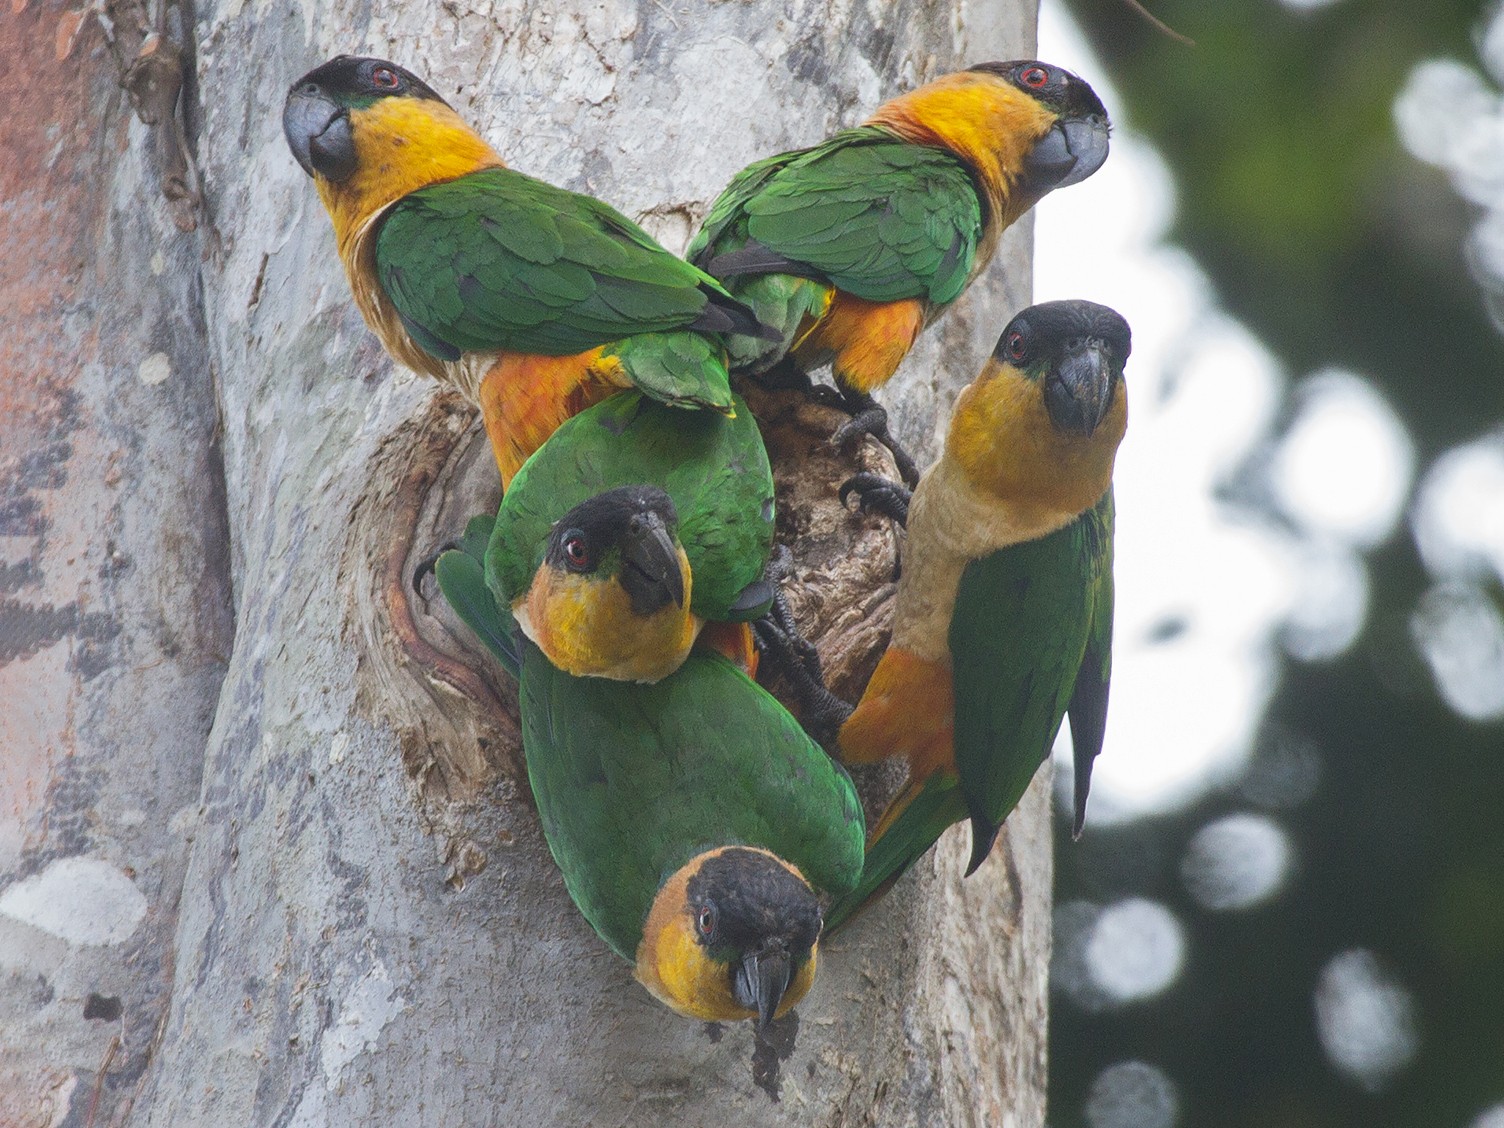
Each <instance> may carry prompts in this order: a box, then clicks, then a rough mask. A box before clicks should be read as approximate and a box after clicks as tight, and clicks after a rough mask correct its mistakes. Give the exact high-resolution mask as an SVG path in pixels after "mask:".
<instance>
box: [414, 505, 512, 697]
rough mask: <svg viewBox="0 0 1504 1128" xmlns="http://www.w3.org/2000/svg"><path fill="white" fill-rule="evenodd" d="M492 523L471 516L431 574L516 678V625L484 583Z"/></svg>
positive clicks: (462, 615)
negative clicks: (456, 542) (457, 540)
mask: <svg viewBox="0 0 1504 1128" xmlns="http://www.w3.org/2000/svg"><path fill="white" fill-rule="evenodd" d="M495 524H496V519H495V518H494V517H473V518H471V520H470V523H469V524H468V525H466V526H465V535H464V536H463V537H461V538H460V541H459V545H458V547H457V548H454V549H451V550H450V551H448V552H446V553H444V554H443V555H442V556H440V557H439V559H438V562H437V563H436V564H435V565H434V577H435V578H436V579H437V580H438V581H439V590H440V591H442V592H443V593H444V598H445V599H446V600H448V601H449V606H450V607H452V608H454V613H455V614H456V615H458V616H459V617H460V619H461V620H462V621H463V622H464V624H465V626H467V627H469V628H470V629H471V630H472V631H474V632H475V634H476V636H477V637H478V638H479V639H480V640H481V641H482V642H484V643H485V644H486V647H487V648H488V649H489V650H490V651H491V653H492V654H495V655H496V657H497V659H498V660H499V661H500V662H501V664H502V666H503V667H504V668H505V669H506V671H507V673H509V674H511V675H512V677H514V678H515V677H518V676H519V673H520V671H521V669H522V660H521V656H520V655H519V654H518V652H517V644H516V642H515V640H514V638H513V631H514V630H515V629H516V628H515V624H514V623H513V622H512V613H511V611H509V610H507V609H506V608H504V607H502V606H501V605H500V604H498V603H497V602H496V597H495V596H493V595H492V594H491V589H490V588H488V587H486V570H485V563H484V561H485V558H486V544H487V543H488V542H489V540H490V538H491V528H492V526H493V525H495Z"/></svg>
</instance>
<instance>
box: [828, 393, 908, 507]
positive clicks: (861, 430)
mask: <svg viewBox="0 0 1504 1128" xmlns="http://www.w3.org/2000/svg"><path fill="white" fill-rule="evenodd" d="M844 406H845V409H846V410H847V411H849V412H850V413H851V418H850V419H848V420H847V421H846V422H845V423H842V424H841V425H840V426H839V427H837V428H836V430H835V434H833V435H831V436H830V441H831V442H832V443H834V444H835V445H836V446H838V447H844V446H847V445H849V444H851V443H854V442H856V440H858V439H860V438H861V437H862V436H863V435H871V436H872V437H873V438H874V439H876V440H877V441H878V442H880V443H882V444H883V446H885V447H887V448H888V450H889V451H891V452H892V454H893V461H894V463H895V464H896V465H897V466H898V476H899V477H900V478H902V479H903V480H904V483H905V484H906V485H908V486H909V488H910V489H912V488H913V487H914V486H917V485H918V484H919V467H918V466H917V465H916V464H915V462H914V460H913V459H912V458H910V457H909V452H908V451H906V450H904V449H903V447H902V446H901V445H900V444H899V442H898V440H897V439H895V438H894V437H893V433H892V432H891V431H890V430H889V429H888V412H887V409H886V408H884V407H883V406H882V404H880V403H878V402H877V401H876V400H875V399H873V398H872V397H871V396H869V395H867V394H866V393H865V392H847V393H845V396H844Z"/></svg>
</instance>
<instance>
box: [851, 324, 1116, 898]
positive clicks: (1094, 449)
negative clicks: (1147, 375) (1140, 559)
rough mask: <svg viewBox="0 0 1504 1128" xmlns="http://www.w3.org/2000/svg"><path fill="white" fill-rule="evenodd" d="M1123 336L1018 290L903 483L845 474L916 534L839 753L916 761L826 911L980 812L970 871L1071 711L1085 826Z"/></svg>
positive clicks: (1103, 668) (1103, 666)
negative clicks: (920, 465) (938, 433)
mask: <svg viewBox="0 0 1504 1128" xmlns="http://www.w3.org/2000/svg"><path fill="white" fill-rule="evenodd" d="M1131 343H1132V342H1131V337H1130V334H1129V329H1128V323H1127V322H1126V321H1124V320H1123V318H1122V317H1121V316H1120V315H1119V314H1118V313H1116V312H1115V311H1114V310H1111V309H1109V308H1107V307H1106V306H1102V305H1097V304H1095V303H1093V302H1085V301H1065V302H1045V303H1043V304H1040V305H1036V306H1033V307H1031V308H1029V309H1026V310H1024V311H1023V312H1022V313H1020V314H1019V315H1018V316H1017V317H1015V318H1014V319H1013V320H1012V321H1011V322H1010V323H1009V324H1008V327H1007V328H1006V329H1005V330H1004V331H1003V334H1002V336H1001V338H999V340H998V344H997V349H996V351H995V352H994V353H993V355H992V357H991V358H990V359H989V360H988V362H987V364H986V366H985V367H984V368H983V369H982V372H981V374H980V375H978V377H977V378H976V379H975V380H974V381H973V382H972V383H971V384H970V385H968V386H967V387H966V388H965V389H963V390H962V392H961V394H960V396H959V398H958V400H957V403H956V409H955V413H954V415H953V416H952V418H951V422H950V429H949V432H948V436H947V439H946V444H945V451H944V453H943V454H942V456H941V458H940V460H939V461H938V462H936V463H935V465H933V466H931V467H930V468H929V469H928V470H927V471H926V472H925V474H924V477H923V478H922V479H921V480H920V483H919V487H918V489H916V490H915V491H914V493H913V496H912V499H911V500H910V499H909V498H908V496H907V491H906V490H903V489H902V487H899V486H897V485H896V484H893V483H887V484H883V483H882V482H881V480H880V479H875V478H874V477H873V476H867V475H859V476H858V478H856V479H853V480H852V481H851V482H848V483H847V485H846V486H845V487H843V493H845V492H850V491H852V490H853V489H855V490H859V491H860V492H861V494H862V501H863V504H864V505H869V506H874V507H883V506H884V505H889V504H890V503H892V502H894V501H896V502H897V503H898V504H897V507H896V512H895V514H894V515H895V516H898V517H900V518H902V517H905V516H906V523H907V526H908V539H907V544H906V547H905V550H904V556H903V574H902V577H901V578H900V580H899V586H898V595H897V602H896V605H895V607H894V614H893V640H892V643H891V644H890V646H889V648H888V650H887V651H886V652H885V653H884V654H883V657H882V660H881V662H880V663H879V664H878V667H877V670H876V671H875V672H874V674H873V675H872V680H871V681H870V682H869V683H868V686H867V689H866V691H865V692H864V693H863V695H862V699H861V701H860V702H859V703H858V704H857V707H856V710H855V712H853V713H852V714H851V715H850V717H849V718H847V719H846V721H845V723H844V724H843V725H842V726H841V728H840V733H839V738H838V747H839V752H840V755H841V758H842V759H844V760H845V761H846V762H847V763H872V762H876V761H879V760H883V759H886V758H887V757H889V756H903V757H904V758H905V759H907V761H908V767H909V778H908V782H907V784H906V785H905V787H904V788H903V790H902V791H901V792H900V793H899V794H898V796H897V797H896V798H895V799H894V800H893V801H892V802H891V803H890V804H889V806H888V809H887V810H886V811H885V812H884V813H883V816H882V818H881V819H880V820H879V821H878V824H877V826H876V827H875V828H874V829H873V832H872V837H871V841H870V842H869V843H868V847H867V863H866V867H865V869H864V871H863V874H862V883H861V886H860V888H858V889H857V890H856V891H855V892H854V893H853V894H852V895H851V896H849V897H847V898H844V899H843V900H842V901H841V902H839V903H838V904H837V905H836V906H835V907H834V909H833V910H832V912H831V914H830V922H831V924H832V926H834V925H837V924H839V923H840V922H842V921H844V920H845V919H846V918H847V917H848V916H849V915H850V914H851V913H853V912H855V911H856V910H857V909H859V908H860V907H861V906H862V905H863V904H865V903H866V902H867V901H868V900H870V899H871V898H872V897H874V896H876V895H878V894H879V893H881V892H882V891H884V890H885V889H886V888H887V887H888V886H889V885H891V884H892V882H893V881H894V880H896V879H897V878H898V877H899V876H900V875H901V874H902V873H903V872H904V871H905V870H907V869H908V867H909V866H910V865H912V864H913V863H914V862H915V861H917V860H918V859H919V858H920V857H921V856H922V855H923V854H924V853H925V851H927V850H928V849H929V848H930V846H932V845H933V844H934V842H935V840H936V839H937V838H939V837H940V835H941V834H942V833H943V832H944V831H945V830H946V828H947V827H949V826H951V825H952V824H953V823H957V822H960V821H962V820H963V819H970V821H971V847H972V849H971V862H970V865H969V866H968V867H967V871H966V872H967V873H968V874H969V873H971V872H972V871H973V870H975V869H976V867H977V866H979V865H981V863H982V862H983V861H984V860H985V859H986V857H987V855H988V854H989V853H990V852H991V850H992V846H993V843H994V841H995V840H996V837H997V832H998V829H999V828H1000V827H1001V826H1002V823H1003V820H1004V819H1005V818H1006V817H1007V816H1008V813H1009V812H1010V811H1011V810H1012V809H1013V808H1014V806H1015V805H1016V804H1017V803H1018V800H1019V799H1020V797H1022V795H1023V793H1024V791H1025V789H1027V787H1028V786H1029V781H1030V780H1031V779H1033V778H1034V773H1035V772H1036V771H1037V770H1038V768H1039V766H1040V765H1041V764H1042V763H1044V761H1045V760H1046V758H1048V756H1049V754H1050V748H1051V746H1052V745H1053V744H1054V742H1055V736H1056V734H1057V733H1058V732H1059V729H1060V725H1061V722H1062V720H1063V719H1064V718H1065V717H1066V716H1067V715H1069V717H1070V723H1071V735H1072V739H1073V744H1074V751H1075V769H1076V779H1075V787H1076V795H1075V820H1074V824H1073V832H1074V833H1076V834H1079V833H1080V831H1081V825H1082V822H1083V820H1084V818H1085V815H1086V796H1087V791H1088V789H1089V787H1090V784H1091V767H1092V762H1093V760H1094V759H1095V757H1096V755H1097V753H1098V752H1099V751H1100V750H1101V747H1102V737H1103V732H1104V729H1105V726H1106V719H1107V691H1108V682H1109V677H1110V673H1111V664H1112V603H1113V584H1112V536H1113V500H1112V469H1113V462H1114V460H1115V458H1116V455H1117V449H1118V444H1119V443H1120V442H1121V441H1122V438H1123V433H1124V430H1125V428H1126V426H1127V422H1128V399H1127V389H1126V386H1125V382H1124V379H1123V367H1124V363H1125V362H1126V361H1127V359H1128V354H1129V350H1130V348H1131ZM905 503H907V504H906V507H905Z"/></svg>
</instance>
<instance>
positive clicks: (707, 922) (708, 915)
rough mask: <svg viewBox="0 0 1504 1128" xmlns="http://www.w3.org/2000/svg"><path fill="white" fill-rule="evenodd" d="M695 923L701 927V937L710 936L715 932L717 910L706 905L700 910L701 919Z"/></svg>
mask: <svg viewBox="0 0 1504 1128" xmlns="http://www.w3.org/2000/svg"><path fill="white" fill-rule="evenodd" d="M695 923H696V924H698V925H699V927H700V935H701V936H709V935H710V934H711V933H712V932H714V931H715V910H714V909H712V908H711V907H710V906H709V905H706V906H705V907H704V908H703V909H701V910H700V918H699V920H698V921H696V922H695Z"/></svg>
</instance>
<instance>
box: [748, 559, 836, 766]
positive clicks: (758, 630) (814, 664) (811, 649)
mask: <svg viewBox="0 0 1504 1128" xmlns="http://www.w3.org/2000/svg"><path fill="white" fill-rule="evenodd" d="M793 570H794V555H793V553H791V552H790V551H789V549H788V546H787V545H775V546H774V548H773V554H772V555H771V556H770V557H769V559H768V564H767V567H766V568H765V569H764V570H763V577H764V579H766V580H767V581H768V582H769V583H772V584H775V585H776V584H779V583H782V582H783V581H784V580H786V579H787V578H788V577H789V576H790V575H792V573H793ZM752 634H753V637H754V638H755V639H756V640H757V649H758V650H759V651H761V653H762V655H763V657H764V659H766V660H767V661H769V662H771V663H772V664H773V665H774V666H775V667H776V668H777V669H778V670H779V671H780V672H781V673H782V674H783V676H784V677H785V678H786V679H787V680H788V682H789V684H790V685H791V686H792V687H793V689H794V692H795V693H797V694H798V696H799V701H800V704H801V706H802V712H803V713H804V728H805V731H806V732H808V733H809V734H810V735H811V736H812V737H814V738H815V739H816V740H817V741H819V742H820V743H821V744H828V743H830V742H831V741H833V740H834V739H835V736H836V733H837V732H839V731H840V728H841V725H842V724H843V723H844V722H845V720H846V718H847V717H849V716H850V715H851V709H852V707H851V706H850V705H848V704H847V703H846V702H845V701H843V700H841V699H840V698H839V697H837V696H836V695H835V694H834V693H832V692H830V690H829V689H828V688H826V685H825V672H824V670H823V669H822V668H821V665H820V652H819V651H818V650H816V649H815V646H814V643H812V642H810V641H809V639H807V638H805V637H804V635H803V634H801V633H800V631H799V624H798V623H796V622H795V621H794V614H793V612H792V611H791V610H790V609H789V603H788V599H787V598H786V597H785V596H784V594H783V592H782V591H781V590H779V591H776V592H775V594H774V596H773V606H772V607H771V608H770V609H769V611H768V613H767V614H766V615H764V616H763V617H762V618H761V619H758V620H757V621H756V622H754V623H753V624H752Z"/></svg>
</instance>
